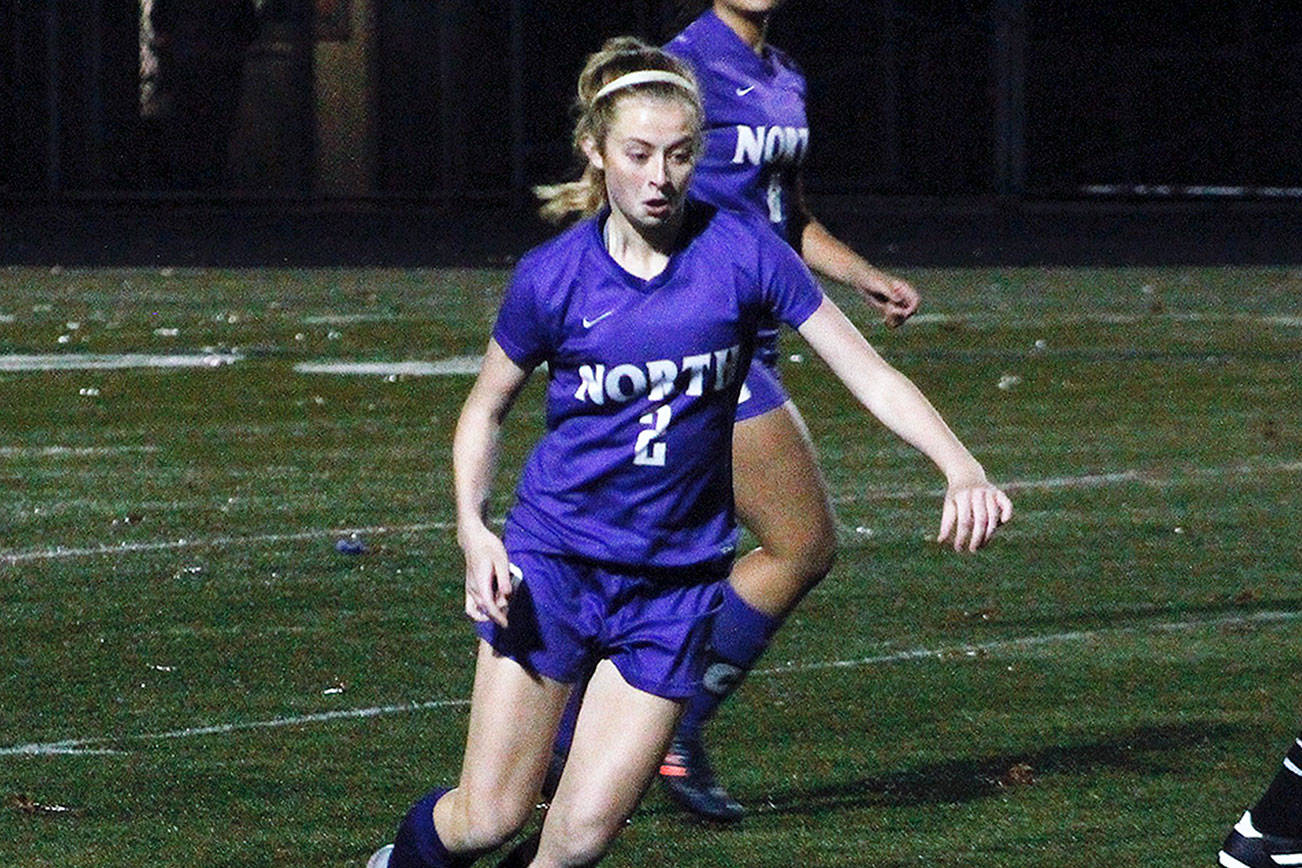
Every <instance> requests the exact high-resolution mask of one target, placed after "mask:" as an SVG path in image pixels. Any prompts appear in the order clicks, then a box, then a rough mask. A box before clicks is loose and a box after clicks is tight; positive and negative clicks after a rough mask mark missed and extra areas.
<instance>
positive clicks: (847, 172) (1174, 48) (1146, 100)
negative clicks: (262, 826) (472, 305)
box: [0, 0, 1302, 264]
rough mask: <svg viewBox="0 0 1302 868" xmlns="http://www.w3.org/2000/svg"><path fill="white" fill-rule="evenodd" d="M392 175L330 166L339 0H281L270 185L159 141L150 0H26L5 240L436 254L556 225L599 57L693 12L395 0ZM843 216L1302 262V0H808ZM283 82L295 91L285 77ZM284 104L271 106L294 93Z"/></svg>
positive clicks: (991, 235)
mask: <svg viewBox="0 0 1302 868" xmlns="http://www.w3.org/2000/svg"><path fill="white" fill-rule="evenodd" d="M376 9H377V13H376V16H375V21H374V28H375V49H376V50H375V52H374V57H375V59H374V69H373V75H374V79H375V81H376V88H375V105H374V117H375V119H376V124H375V136H376V142H375V147H376V174H375V182H374V185H373V189H372V190H370V191H368V192H367V193H366V194H365V195H362V196H353V197H349V198H348V199H346V200H341V199H335V198H331V197H327V196H324V195H322V193H321V192H320V190H319V184H318V182H317V179H315V178H313V177H312V173H311V172H310V171H308V170H304V169H303V167H304V166H310V165H311V164H312V163H311V154H312V149H313V146H314V143H313V142H312V140H311V136H312V133H311V130H312V129H313V126H314V125H313V124H312V123H311V118H310V113H311V111H312V110H313V109H312V99H311V97H310V94H311V82H312V78H311V62H310V57H311V51H310V47H311V44H312V39H313V35H312V16H313V10H312V6H311V4H310V3H309V2H308V0H279V2H275V3H269V4H266V5H264V6H263V9H262V13H263V20H262V22H261V30H260V34H259V37H258V40H257V41H256V42H255V43H254V44H253V45H251V46H250V47H249V49H248V55H247V57H246V59H245V75H244V85H245V95H244V99H245V100H246V102H247V101H248V100H249V99H251V98H256V99H260V100H262V103H263V105H262V107H261V110H260V111H259V112H258V113H257V117H259V118H262V119H264V122H266V123H274V124H276V125H279V126H282V127H283V128H284V129H285V130H289V131H290V133H288V134H286V133H284V132H283V131H282V133H281V134H280V135H281V140H282V141H286V142H288V143H289V145H288V146H289V147H291V148H296V149H298V151H299V152H300V153H297V154H295V155H294V158H293V159H291V160H289V161H288V162H289V164H291V165H293V166H296V167H298V169H299V171H297V172H295V173H288V174H282V175H280V176H278V177H276V178H273V179H272V181H271V182H265V181H259V182H258V183H255V184H249V183H240V182H239V181H238V180H237V179H233V178H228V177H226V176H224V175H223V176H222V179H221V180H218V181H216V182H213V183H205V184H202V185H196V184H195V183H193V182H188V183H187V182H183V181H181V180H179V179H178V177H177V176H176V175H175V173H173V174H172V175H171V176H169V174H168V171H167V170H166V169H165V168H164V169H163V170H160V169H159V163H158V161H157V160H151V159H150V158H149V157H148V155H147V154H145V153H143V152H144V151H146V150H147V145H148V142H149V130H148V129H147V127H148V124H147V123H145V122H144V121H143V120H142V118H141V117H140V106H139V73H138V64H139V46H138V42H139V34H138V17H139V12H138V7H137V5H136V3H134V2H129V0H126V2H123V0H116V2H112V0H78V2H73V0H9V2H7V3H5V4H4V5H3V6H0V38H2V39H3V45H2V46H0V118H2V119H3V121H4V122H3V123H0V202H2V203H3V209H4V210H3V214H0V217H2V218H3V223H2V224H0V257H2V258H3V259H4V260H5V261H12V262H40V261H52V260H58V261H64V262H77V261H85V262H100V261H105V262H117V261H138V260H144V261H165V260H167V261H179V262H187V261H190V262H196V263H202V262H213V263H218V262H231V263H255V262H269V263H275V262H277V261H288V262H334V261H339V262H341V263H365V262H393V263H413V264H414V263H420V262H427V263H431V264H437V263H441V262H446V261H483V260H492V259H495V258H501V257H506V256H509V255H510V254H511V253H512V252H518V251H519V249H520V247H521V246H522V245H524V244H527V243H530V242H531V241H532V240H534V239H536V238H540V237H543V236H544V235H545V234H546V230H545V229H543V228H542V227H540V226H539V225H538V224H537V223H536V222H535V221H533V220H532V219H531V218H530V217H529V209H528V206H527V188H528V186H529V185H531V184H534V183H538V182H541V181H550V180H556V179H557V178H560V177H563V176H565V175H566V174H568V173H569V172H570V171H571V170H572V168H573V160H572V157H571V155H570V151H569V143H568V140H569V123H570V115H569V112H568V104H569V101H570V95H571V93H572V89H573V83H574V80H575V76H576V74H577V71H578V69H579V67H580V66H581V64H582V59H583V56H584V55H585V54H586V53H587V52H589V51H592V50H594V49H595V48H596V47H598V46H599V45H600V43H601V41H602V40H603V39H604V38H605V37H607V36H610V35H614V34H618V33H627V32H632V33H637V34H639V35H642V36H644V37H647V38H649V39H652V40H655V41H662V40H663V39H664V38H666V37H667V36H668V35H671V33H672V32H673V29H674V27H675V26H676V24H677V21H678V19H680V18H681V15H680V11H679V9H678V7H677V5H676V4H673V3H666V2H651V0H603V2H562V0H442V2H436V0H382V2H380V3H378V4H377V7H376ZM769 35H770V40H771V41H772V42H773V43H774V44H776V45H780V46H782V47H783V48H784V49H786V50H787V51H788V52H789V53H790V54H792V55H793V56H794V57H796V59H797V60H798V61H800V62H801V63H802V65H803V67H804V69H805V71H806V74H807V76H808V79H809V84H810V94H811V97H810V104H809V113H810V120H811V128H812V132H813V149H812V151H811V153H810V157H809V162H808V163H807V166H806V173H805V174H806V183H807V187H808V189H809V191H810V193H811V198H812V200H813V201H814V203H815V205H816V210H817V211H818V213H819V214H820V216H823V217H824V218H825V219H826V221H827V222H829V223H830V224H832V226H833V228H834V229H835V230H837V231H840V232H842V233H843V234H846V235H848V236H849V237H850V240H852V241H853V242H855V243H856V244H858V245H860V246H861V247H863V248H864V249H865V251H866V252H868V253H869V254H870V255H871V256H874V257H876V258H879V259H883V260H885V261H888V262H900V263H909V262H937V263H940V262H948V263H962V262H1035V261H1047V260H1054V261H1063V260H1066V261H1083V262H1127V261H1152V262H1164V261H1193V260H1196V261H1217V262H1219V261H1252V262H1263V261H1294V260H1295V259H1296V258H1297V248H1298V247H1302V244H1299V243H1298V242H1297V241H1295V240H1294V239H1296V238H1297V236H1298V233H1297V232H1296V229H1297V227H1298V224H1299V218H1298V217H1297V216H1295V212H1298V211H1299V210H1300V209H1299V208H1298V207H1297V206H1296V205H1295V203H1296V202H1297V201H1298V199H1297V198H1296V197H1297V196H1299V195H1300V194H1302V147H1299V146H1298V143H1299V141H1302V63H1300V62H1299V61H1300V60H1302V57H1300V56H1299V54H1300V53H1302V13H1299V12H1298V11H1297V8H1296V4H1295V3H1290V2H1286V0H1235V2H1216V0H1212V2H1195V0H1115V2H1110V3H1106V4H1105V3H1098V2H1084V0H946V2H941V0H908V2H906V0H863V2H851V3H845V2H831V0H791V2H790V3H789V4H788V6H787V7H785V8H783V9H782V10H780V11H779V12H778V13H777V15H776V16H775V18H774V22H773V26H772V29H771V31H770V34H769ZM269 83H270V84H274V85H276V87H274V88H273V87H270V86H268V85H269ZM272 92H274V93H276V94H279V96H278V97H277V98H276V100H277V101H275V102H271V103H268V99H269V97H268V96H267V94H268V93H272Z"/></svg>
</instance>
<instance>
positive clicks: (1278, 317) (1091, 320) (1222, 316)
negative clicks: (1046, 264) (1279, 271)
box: [909, 311, 1302, 328]
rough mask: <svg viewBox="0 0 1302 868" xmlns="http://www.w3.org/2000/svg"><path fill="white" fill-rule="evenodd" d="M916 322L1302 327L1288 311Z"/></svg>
mask: <svg viewBox="0 0 1302 868" xmlns="http://www.w3.org/2000/svg"><path fill="white" fill-rule="evenodd" d="M909 322H910V323H912V324H916V325H948V324H951V323H956V324H961V325H967V326H975V327H983V326H1000V327H1008V328H1052V327H1054V326H1065V325H1077V324H1098V325H1133V324H1135V323H1158V322H1176V323H1199V322H1204V323H1212V324H1215V323H1227V322H1236V323H1249V324H1252V323H1257V324H1262V325H1273V326H1283V327H1289V328H1296V327H1302V316H1292V315H1288V314H1266V313H1261V314H1256V313H1198V312H1187V313H1181V312H1172V313H1120V312H1116V313H1108V312H1103V313H1082V314H1052V313H1050V314H1045V315H1042V316H1026V315H1013V316H1008V315H1003V314H998V313H991V312H989V311H971V312H968V313H920V314H917V315H916V316H913V317H911V318H910V319H909Z"/></svg>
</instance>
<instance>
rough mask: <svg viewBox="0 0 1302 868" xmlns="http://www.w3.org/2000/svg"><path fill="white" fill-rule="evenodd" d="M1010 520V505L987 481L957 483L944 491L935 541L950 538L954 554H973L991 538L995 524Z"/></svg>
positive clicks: (1001, 493) (1011, 512)
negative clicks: (963, 552) (938, 531)
mask: <svg viewBox="0 0 1302 868" xmlns="http://www.w3.org/2000/svg"><path fill="white" fill-rule="evenodd" d="M1012 517H1013V502H1012V501H1011V500H1009V499H1008V495H1006V494H1004V493H1003V492H1002V491H1000V490H999V489H998V488H996V487H995V486H993V485H991V484H990V483H989V482H986V481H985V480H982V481H980V482H976V483H968V482H960V483H956V484H952V485H950V487H949V490H948V491H946V492H945V507H944V510H943V511H942V513H941V517H940V535H939V536H937V537H936V542H941V543H943V542H944V541H945V540H946V539H947V538H949V537H950V536H951V535H953V537H954V551H956V552H961V551H962V550H963V549H964V547H966V548H967V550H968V551H972V552H974V551H976V550H977V549H979V548H981V547H982V546H983V545H985V544H986V543H988V542H990V538H991V537H992V536H994V535H995V531H996V530H997V529H998V528H999V525H1001V524H1005V523H1007V522H1008V520H1009V519H1011V518H1012Z"/></svg>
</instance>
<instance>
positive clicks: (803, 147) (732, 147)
mask: <svg viewBox="0 0 1302 868" xmlns="http://www.w3.org/2000/svg"><path fill="white" fill-rule="evenodd" d="M665 49H666V50H667V51H669V52H670V53H671V54H673V55H675V56H677V57H679V58H681V59H682V60H685V61H687V63H688V64H690V65H691V67H692V69H693V71H694V72H695V73H696V78H697V80H698V81H699V82H700V86H701V96H702V97H703V99H704V101H705V154H704V155H703V156H702V158H701V160H700V161H699V162H698V163H697V165H696V175H695V176H694V177H693V179H692V188H691V194H692V196H694V197H695V198H697V199H700V200H702V201H705V202H709V203H710V204H712V205H717V206H719V207H720V208H727V209H731V210H734V211H747V212H749V213H752V214H755V215H756V216H759V217H762V218H764V219H766V220H768V221H769V222H770V223H771V224H773V228H774V229H775V230H776V231H777V233H778V235H779V236H780V237H782V238H783V239H787V240H790V239H788V222H789V219H790V216H791V204H792V194H793V188H794V185H795V179H796V172H797V170H798V169H799V167H800V164H801V163H802V162H803V161H804V159H805V152H806V151H807V150H808V149H809V122H808V120H807V119H806V117H805V77H804V75H803V74H802V73H801V72H800V69H799V67H797V66H796V64H795V62H794V61H792V60H791V58H789V57H787V55H786V54H784V53H783V52H782V51H780V50H779V49H777V48H774V47H773V46H771V45H765V46H764V53H763V54H762V55H760V54H756V53H755V52H754V51H753V50H752V49H751V47H750V46H749V45H747V44H746V43H745V42H742V40H741V37H739V36H738V35H737V34H736V33H734V32H733V31H732V29H731V28H730V27H728V25H727V24H724V23H723V21H721V20H720V19H719V17H718V16H717V15H715V14H714V12H713V10H707V11H706V12H705V14H703V15H701V16H700V17H699V18H697V19H696V20H695V21H693V22H692V23H691V24H690V25H688V26H687V28H686V29H684V30H683V31H682V32H681V33H679V34H678V35H677V36H675V37H674V38H673V39H672V40H670V41H669V43H668V44H667V45H666V46H665Z"/></svg>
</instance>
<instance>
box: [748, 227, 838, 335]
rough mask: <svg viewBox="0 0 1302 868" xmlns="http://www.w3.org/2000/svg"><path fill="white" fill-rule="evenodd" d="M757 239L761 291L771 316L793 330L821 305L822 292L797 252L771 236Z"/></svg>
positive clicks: (770, 234) (768, 234) (769, 234)
mask: <svg viewBox="0 0 1302 868" xmlns="http://www.w3.org/2000/svg"><path fill="white" fill-rule="evenodd" d="M765 235H767V236H768V237H764V235H762V236H760V237H761V238H763V243H762V244H761V249H760V263H759V265H760V268H759V271H760V290H761V292H762V293H763V300H764V304H765V306H766V307H768V309H769V310H770V311H772V313H773V315H774V316H776V317H777V318H778V319H780V320H782V321H783V322H785V323H786V324H787V325H789V326H791V327H792V328H793V329H794V328H799V327H800V325H801V324H802V323H804V321H805V320H807V319H809V318H810V317H811V316H813V314H814V311H816V310H818V306H819V305H821V304H822V303H823V288H822V287H821V286H819V284H818V281H817V280H815V279H814V275H813V274H812V273H811V272H810V271H809V268H808V267H807V266H806V265H805V263H804V262H803V261H802V260H801V258H800V256H799V255H798V254H797V253H796V251H794V250H792V249H791V247H790V246H789V245H787V244H785V243H783V242H782V241H781V240H780V239H779V238H778V237H777V236H776V235H773V233H771V232H769V233H765Z"/></svg>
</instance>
